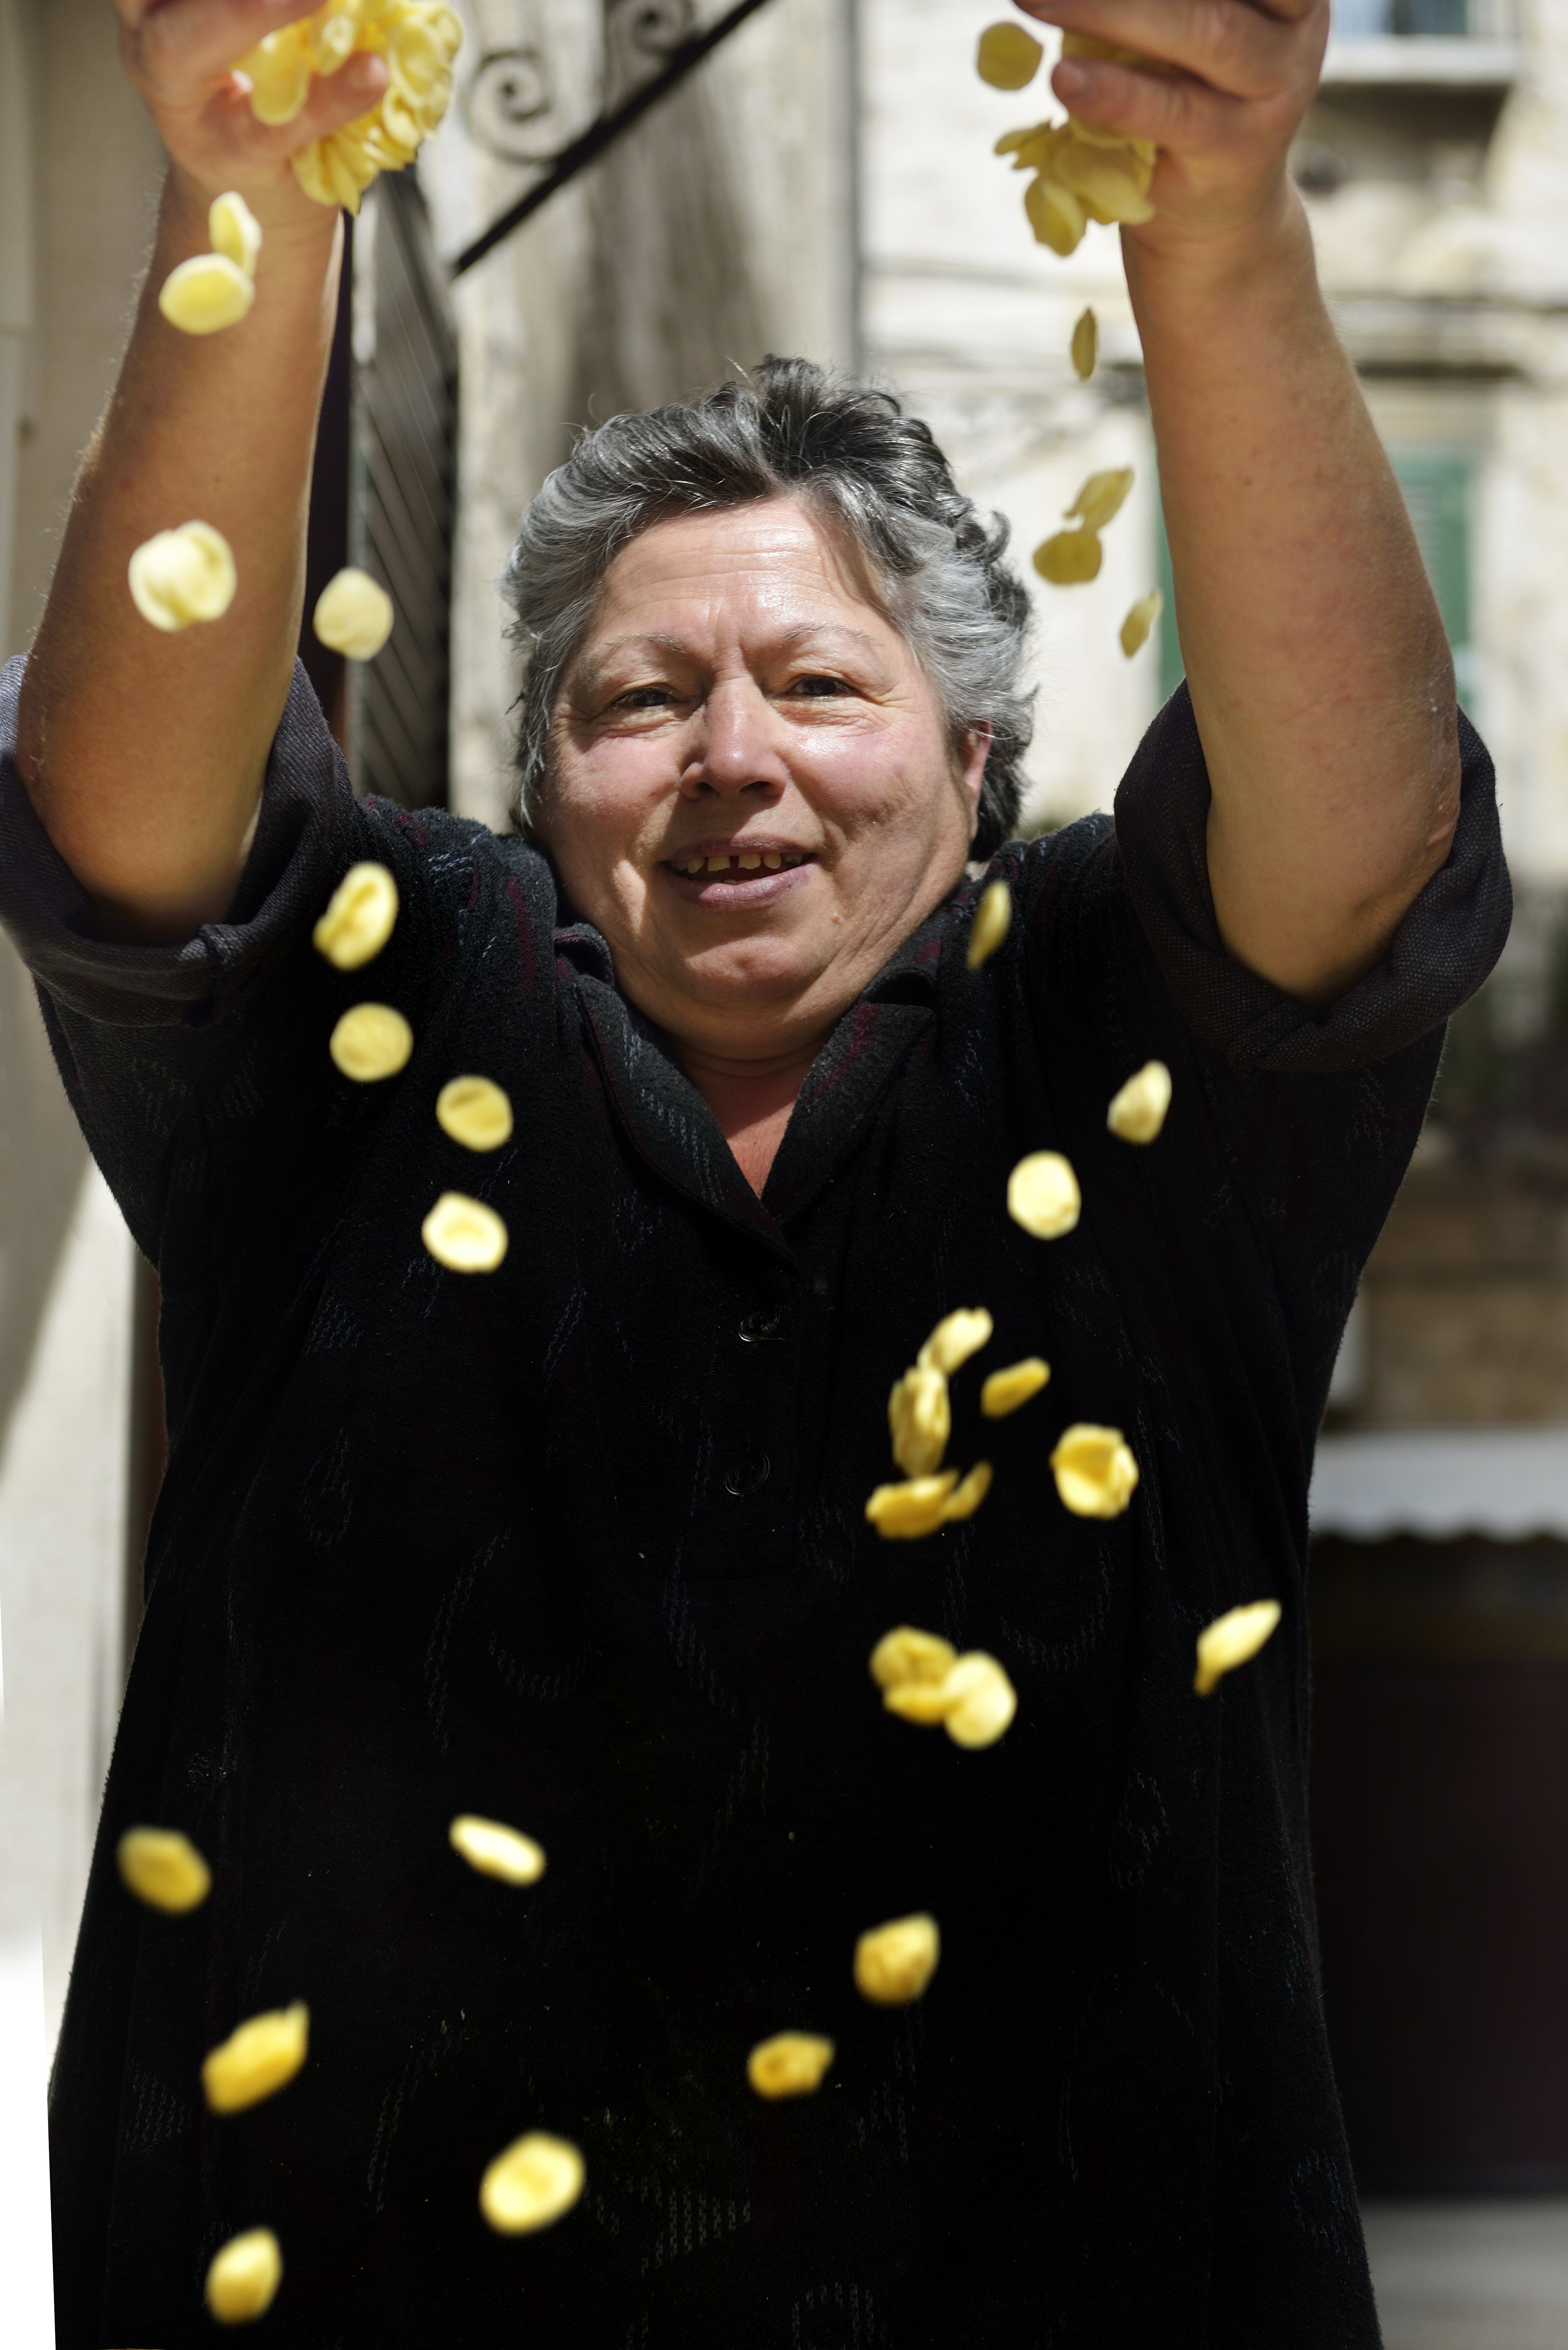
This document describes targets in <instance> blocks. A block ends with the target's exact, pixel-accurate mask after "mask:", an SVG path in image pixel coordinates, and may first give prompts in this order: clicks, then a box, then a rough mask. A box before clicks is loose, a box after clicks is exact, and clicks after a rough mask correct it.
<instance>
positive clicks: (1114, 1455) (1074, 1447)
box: [1051, 1421, 1137, 1518]
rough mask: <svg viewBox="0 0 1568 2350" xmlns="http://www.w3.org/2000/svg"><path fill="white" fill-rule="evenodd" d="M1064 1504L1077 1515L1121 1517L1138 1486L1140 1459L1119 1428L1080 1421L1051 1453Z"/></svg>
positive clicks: (1086, 1516)
mask: <svg viewBox="0 0 1568 2350" xmlns="http://www.w3.org/2000/svg"><path fill="white" fill-rule="evenodd" d="M1051 1468H1052V1472H1053V1474H1054V1477H1055V1480H1056V1491H1057V1492H1058V1493H1059V1494H1060V1495H1061V1497H1062V1502H1063V1504H1064V1507H1065V1508H1067V1509H1069V1510H1071V1511H1072V1513H1073V1514H1074V1516H1075V1517H1076V1518H1119V1517H1120V1516H1121V1513H1122V1512H1123V1511H1124V1510H1125V1509H1126V1508H1127V1504H1128V1503H1129V1502H1130V1501H1131V1500H1132V1497H1133V1494H1134V1492H1135V1491H1136V1489H1137V1461H1135V1460H1134V1459H1133V1456H1132V1451H1131V1448H1130V1447H1129V1445H1128V1444H1127V1439H1126V1438H1125V1437H1124V1436H1123V1434H1122V1432H1121V1430H1120V1429H1119V1428H1096V1427H1095V1426H1094V1425H1093V1424H1092V1423H1091V1422H1089V1421H1080V1422H1079V1423H1078V1424H1077V1425H1076V1426H1075V1427H1073V1428H1069V1429H1068V1430H1066V1432H1065V1433H1064V1436H1063V1437H1062V1439H1061V1440H1060V1442H1059V1443H1058V1444H1057V1447H1056V1450H1055V1451H1054V1452H1053V1454H1052V1455H1051Z"/></svg>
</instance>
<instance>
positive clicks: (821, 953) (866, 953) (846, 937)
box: [539, 497, 987, 1060]
mask: <svg viewBox="0 0 1568 2350" xmlns="http://www.w3.org/2000/svg"><path fill="white" fill-rule="evenodd" d="M986 748H987V742H986V737H985V735H984V734H983V733H981V734H978V735H977V736H976V737H975V738H974V739H973V740H972V741H971V742H970V743H968V744H967V745H966V746H965V750H964V753H963V755H962V756H961V757H959V756H955V755H954V753H953V750H952V746H951V744H950V742H949V740H948V735H947V730H946V728H945V727H944V725H943V723H942V717H941V712H940V709H939V708H938V705H937V702H936V698H935V696H934V694H933V693H932V691H931V689H930V687H929V684H928V683H927V682H926V680H925V678H924V677H923V675H922V674H921V672H920V670H919V666H918V664H917V663H916V661H915V660H914V657H913V655H912V654H911V653H910V651H909V647H908V645H906V643H905V642H904V639H903V638H902V637H901V636H900V635H899V634H898V630H897V629H895V628H893V627H892V626H891V625H890V624H889V623H888V621H887V620H885V619H883V618H882V616H881V614H880V613H879V612H878V611H877V609H876V608H875V607H874V606H873V605H871V604H870V603H868V602H867V596H866V589H865V586H864V584H863V582H862V581H861V580H860V578H859V577H857V570H856V567H855V565H854V563H853V562H852V561H851V560H850V559H849V558H848V557H847V556H846V553H845V549H844V546H843V545H842V543H841V541H840V539H839V537H838V536H837V535H836V533H835V532H834V531H833V530H832V529H831V528H830V527H829V526H828V525H826V524H824V523H822V522H820V521H818V520H817V519H816V517H815V515H813V514H812V513H811V512H810V510H809V509H808V508H807V507H805V506H803V505H801V504H798V503H797V502H796V501H795V500H794V499H793V498H782V497H781V498H774V499H770V500H768V501H767V502H766V503H765V504H756V505H749V506H742V507H739V508H736V509H734V510H733V511H731V512H728V513H722V514H714V515H682V516H681V517H680V518H679V519H677V520H674V521H670V522H664V523H659V524H658V525H655V526H654V527H653V528H651V529H649V530H647V531H644V532H643V534H642V535H641V536H640V537H639V538H636V539H634V540H633V541H632V542H631V544H630V545H629V546H627V547H626V548H624V549H623V550H622V552H621V553H620V554H619V555H618V556H617V557H616V559H615V561H614V563H613V564H612V565H611V566H610V568H609V570H608V572H607V574H606V577H605V582H604V590H603V593H602V595H601V597H600V598H599V603H598V608H597V611H596V612H595V614H594V617H593V619H592V621H591V622H590V624H589V626H588V629H587V633H586V635H585V637H584V639H583V642H582V644H581V646H580V647H579V649H578V651H577V653H576V657H575V659H574V660H572V661H571V662H570V664H569V665H568V667H567V670H566V674H565V676H564V678H563V680H562V685H561V691H560V694H559V697H558V699H557V702H556V709H555V712H554V713H553V717H552V723H551V756H550V777H549V782H548V785H547V787H546V790H545V801H544V806H543V808H542V810H541V814H540V822H539V830H540V831H541V833H542V835H543V836H544V837H545V840H546V841H547V843H548V845H549V847H550V849H551V850H552V852H553V854H554V856H555V858H556V864H557V866H558V867H559V869H560V873H561V877H562V879H563V881H564V882H565V884H566V890H567V893H568V895H569V896H570V898H571V899H572V902H573V904H574V905H575V906H576V909H577V910H578V911H579V912H580V913H582V914H585V915H586V916H587V919H588V920H590V921H591V922H593V923H594V924H595V925H596V926H597V929H598V930H600V931H602V932H603V933H604V936H605V938H606V940H607V941H608V944H609V948H610V951H611V953H612V954H613V956H614V958H615V966H616V975H617V978H618V981H619V983H620V985H621V987H622V988H623V989H624V991H625V993H627V994H628V996H629V997H630V998H631V1000H632V1002H633V1003H636V1004H637V1005H638V1006H639V1009H640V1010H642V1011H643V1012H645V1013H647V1014H649V1016H650V1017H651V1018H653V1019H654V1020H657V1021H658V1022H659V1024H660V1025H661V1026H662V1027H664V1028H666V1029H667V1030H669V1031H670V1034H671V1035H673V1036H674V1038H675V1039H676V1041H677V1042H678V1043H680V1044H681V1045H688V1046H692V1047H696V1048H698V1049H700V1050H704V1051H707V1052H710V1053H717V1054H720V1055H723V1056H724V1057H726V1058H733V1059H737V1060H755V1059H767V1058H769V1057H772V1056H774V1055H786V1054H788V1053H791V1052H792V1051H799V1050H801V1049H803V1048H804V1047H805V1046H807V1045H810V1044H811V1043H812V1042H813V1040H815V1038H817V1037H819V1036H820V1035H822V1034H823V1032H824V1031H826V1029H827V1028H829V1027H830V1026H831V1025H832V1024H833V1022H834V1021H835V1020H836V1018H837V1016H838V1014H840V1012H842V1011H843V1010H844V1009H845V1007H846V1005H847V1004H849V1003H853V1001H854V999H855V997H856V996H857V994H858V993H860V991H861V989H862V988H863V987H864V986H865V985H866V984H867V982H868V981H869V980H870V979H872V978H873V977H874V976H875V974H876V973H877V971H879V970H880V969H881V967H882V965H883V964H884V963H885V962H887V961H888V957H889V956H890V955H891V954H892V953H893V952H894V951H895V949H896V948H897V947H898V944H899V942H900V941H902V940H903V939H905V938H907V937H908V936H909V932H910V931H913V930H914V929H916V928H917V927H918V925H919V923H920V922H921V921H923V920H925V917H926V916H927V915H928V914H929V912H930V911H931V910H932V909H933V908H934V907H936V906H938V905H940V903H941V900H942V899H944V898H945V897H946V896H947V895H948V894H949V892H950V890H951V889H953V887H954V885H955V884H956V883H957V881H958V880H959V879H960V876H961V873H962V870H963V866H964V860H965V858H966V857H967V856H968V854H969V845H970V841H971V837H972V835H973V831H974V811H975V806H976V804H977V801H978V799H979V795H980V784H981V775H982V773H983V771H984V766H985V754H986Z"/></svg>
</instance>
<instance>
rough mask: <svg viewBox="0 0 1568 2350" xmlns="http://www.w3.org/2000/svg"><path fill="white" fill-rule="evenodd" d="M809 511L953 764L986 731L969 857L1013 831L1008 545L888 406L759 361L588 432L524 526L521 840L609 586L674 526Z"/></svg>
mask: <svg viewBox="0 0 1568 2350" xmlns="http://www.w3.org/2000/svg"><path fill="white" fill-rule="evenodd" d="M781 494H784V495H788V494H796V495H800V496H802V497H805V498H806V499H808V500H809V501H810V503H811V504H813V505H814V506H815V507H816V509H817V510H818V512H820V513H822V514H824V515H826V516H827V517H828V518H829V519H830V520H832V521H833V522H835V523H836V524H837V525H839V526H840V527H841V528H842V529H843V530H844V531H845V532H846V534H847V536H849V538H850V540H851V542H852V544H853V545H854V546H857V548H858V549H859V550H860V553H861V556H862V557H863V559H864V561H865V563H866V567H867V572H868V573H869V576H870V580H871V583H872V589H873V593H874V594H875V595H876V596H877V598H878V601H879V603H880V606H881V608H882V611H883V613H884V616H885V618H886V619H888V620H889V621H890V622H891V624H892V625H893V627H895V628H896V629H898V631H899V633H900V634H901V635H902V637H903V638H904V639H905V641H906V643H907V644H908V645H909V647H910V649H911V650H912V651H913V653H914V655H915V658H916V659H917V660H919V664H920V666H921V668H922V670H923V671H924V672H925V674H926V676H927V677H928V678H929V681H930V683H931V686H932V688H933V690H934V691H935V692H936V695H937V698H938V700H939V702H940V704H941V708H942V712H943V714H944V716H945V718H946V721H947V724H948V727H949V730H950V736H951V739H952V742H953V744H954V747H955V749H956V748H958V747H959V746H960V745H961V743H962V742H963V739H964V737H965V736H966V735H967V734H969V733H971V730H972V729H974V728H976V727H979V726H982V725H989V726H990V728H991V750H990V754H989V755H988V757H987V760H986V765H985V776H984V781H983V783H982V785H981V795H980V810H979V822H978V827H977V830H976V833H975V839H974V847H973V854H974V855H975V856H976V857H989V856H990V855H991V854H992V851H993V850H994V849H996V848H997V847H999V846H1000V845H1001V843H1002V841H1004V840H1005V839H1007V838H1008V837H1009V836H1010V835H1011V833H1012V829H1013V827H1014V826H1015V825H1016V823H1017V820H1018V809H1019V803H1020V800H1021V799H1022V796H1023V776H1022V774H1021V773H1020V765H1019V763H1020V761H1021V760H1022V758H1023V754H1024V752H1025V751H1026V750H1027V749H1028V747H1029V737H1030V733H1031V715H1030V704H1031V702H1032V701H1033V694H1032V693H1023V692H1021V691H1019V684H1018V674H1019V669H1020V665H1021V662H1022V660H1023V650H1024V645H1025V641H1026V639H1027V636H1028V631H1029V625H1030V606H1029V598H1028V596H1027V595H1026V593H1025V591H1024V588H1023V583H1022V582H1021V580H1020V579H1019V578H1018V577H1017V574H1016V573H1015V572H1014V571H1013V570H1012V568H1011V567H1010V566H1009V565H1007V564H1006V563H1004V562H1003V560H1002V556H1003V554H1004V552H1005V549H1006V546H1007V539H1008V529H1007V525H1006V523H1005V522H1002V521H1001V520H1000V519H993V520H992V523H991V525H989V527H988V525H986V523H985V522H983V521H982V520H981V516H980V515H979V514H978V513H977V512H976V510H975V507H974V504H973V503H972V501H971V500H970V499H969V498H966V497H964V496H962V495H961V493H960V492H959V490H958V489H957V487H956V486H955V484H954V482H953V477H952V473H951V471H950V467H949V465H948V462H947V459H946V458H945V457H944V456H943V455H942V452H941V451H940V449H939V448H938V447H937V444H936V442H934V441H933V439H932V438H931V435H930V432H929V430H928V428H927V427H926V426H925V425H924V424H922V423H920V422H919V420H918V419H917V418H915V417H912V416H906V415H905V414H904V412H903V410H902V409H901V408H900V406H899V404H898V401H897V400H895V399H894V398H893V397H892V395H891V394H890V393H888V392H885V391H875V390H870V389H869V388H867V386H866V385H863V384H857V383H853V382H848V381H846V380H843V379H840V378H836V377H835V376H833V375H830V374H829V373H828V372H827V370H826V369H824V368H820V367H816V366H815V365H813V363H812V362H811V361H810V360H809V359H774V358H768V359H763V362H762V365H761V366H760V367H757V368H754V369H753V370H752V372H751V373H750V374H749V375H747V376H743V377H742V378H741V379H740V380H738V381H734V382H730V383H724V384H722V385H720V387H719V389H718V390H716V391H710V392H706V393H704V394H702V395H701V397H700V398H698V399H694V400H679V401H676V402H675V403H673V404H672V405H671V406H670V407H668V408H658V409H654V410H653V411H651V412H650V413H649V414H647V415H643V416H616V417H612V418H611V419H610V420H609V421H608V422H607V423H605V424H601V425H599V426H598V427H597V430H595V431H593V432H585V433H584V434H583V435H582V437H581V439H580V440H579V441H578V442H577V444H576V448H575V449H574V450H573V452H572V453H571V455H570V456H569V457H568V458H567V460H566V463H565V464H564V465H559V466H557V467H556V471H555V472H554V473H552V474H551V475H550V476H549V478H548V479H547V480H546V482H545V484H544V487H543V488H542V489H541V490H540V492H539V494H538V495H537V496H536V497H535V499H534V501H533V503H532V504H531V505H530V506H529V508H528V510H527V512H526V514H525V515H524V517H523V523H522V527H521V529H520V530H519V532H518V534H517V544H516V546H514V548H513V551H512V557H511V560H510V562H509V563H508V564H507V567H506V569H505V571H504V574H503V576H502V581H501V590H502V594H503V595H504V598H505V599H506V601H507V603H508V604H509V605H510V606H511V608H512V610H513V611H514V614H515V615H516V623H517V625H516V629H515V632H514V633H515V635H516V637H517V639H518V640H519V641H520V642H521V643H522V644H523V646H524V650H525V654H526V658H527V671H526V679H525V682H524V688H523V694H522V701H521V712H522V717H521V723H520V725H519V728H518V743H517V764H518V770H519V777H520V785H521V790H520V806H519V813H520V816H521V818H522V822H523V825H524V829H525V830H526V829H527V828H528V826H529V824H530V821H531V819H532V818H533V816H535V814H536V812H537V809H538V806H539V802H540V797H541V795H542V793H543V791H544V788H545V781H546V776H547V757H548V750H549V739H550V718H551V713H552V712H553V710H554V708H555V704H556V694H557V692H558V691H559V688H560V682H561V677H562V673H563V671H565V669H566V664H567V662H568V661H569V660H571V658H572V655H573V653H574V652H575V651H576V647H577V645H578V644H579V643H580V641H581V639H582V636H583V632H584V630H585V629H586V628H587V624H588V621H589V619H591V617H592V614H593V611H594V607H595V605H596V603H597V599H598V594H599V589H600V586H601V583H602V581H603V579H604V575H605V573H606V571H607V568H608V567H609V565H610V563H611V562H612V561H613V559H614V557H615V556H617V555H618V553H619V551H620V549H621V548H622V547H623V546H626V545H627V544H628V541H629V540H631V539H633V538H635V537H636V536H638V534H639V532H641V531H644V530H647V529H648V528H649V525H650V524H653V523H656V522H663V521H666V520H668V519H669V518H670V516H671V515H682V514H694V513H697V512H700V511H706V512H713V511H716V510H722V508H724V507H727V506H742V505H750V504H753V503H754V502H756V501H757V500H759V499H763V498H771V497H777V496H779V495H781Z"/></svg>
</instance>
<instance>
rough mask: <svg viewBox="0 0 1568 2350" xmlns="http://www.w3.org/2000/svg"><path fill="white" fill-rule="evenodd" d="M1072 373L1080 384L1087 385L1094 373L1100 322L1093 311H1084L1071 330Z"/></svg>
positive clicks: (1098, 350) (1098, 353)
mask: <svg viewBox="0 0 1568 2350" xmlns="http://www.w3.org/2000/svg"><path fill="white" fill-rule="evenodd" d="M1071 348H1072V354H1073V372H1074V374H1075V376H1076V377H1077V379H1078V380H1079V382H1080V383H1087V382H1088V380H1089V378H1090V377H1091V376H1092V375H1093V374H1094V372H1095V363H1096V360H1097V359H1098V358H1099V356H1100V322H1099V320H1098V319H1097V318H1096V316H1095V314H1094V312H1093V310H1085V311H1084V312H1083V313H1082V314H1081V315H1080V317H1079V318H1078V321H1077V323H1076V325H1075V327H1074V328H1073V341H1072V346H1071Z"/></svg>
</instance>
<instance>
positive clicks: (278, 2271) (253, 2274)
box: [207, 2228, 283, 2325]
mask: <svg viewBox="0 0 1568 2350" xmlns="http://www.w3.org/2000/svg"><path fill="white" fill-rule="evenodd" d="M282 2282H283V2253H282V2251H281V2250H280V2249H279V2245H278V2241H277V2238H276V2237H275V2235H274V2234H273V2231H272V2230H271V2229H270V2228H249V2229H247V2230H245V2233H244V2235H243V2236H231V2237H230V2238H229V2241H228V2242H227V2243H226V2244H225V2245H224V2246H223V2250H222V2251H220V2252H218V2253H217V2254H216V2255H215V2256H214V2258H213V2262H212V2264H211V2266H210V2267H209V2268H208V2271H207V2307H208V2308H209V2309H210V2310H211V2311H212V2313H213V2316H214V2317H215V2318H216V2319H217V2321H218V2323H219V2324H220V2325H248V2324H250V2322H251V2320H252V2319H253V2318H256V2317H265V2315H266V2313H267V2311H268V2310H269V2309H270V2308H271V2307H272V2304H273V2297H274V2295H275V2293H276V2292H277V2289H278V2286H279V2285H280V2284H281V2283H282Z"/></svg>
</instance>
